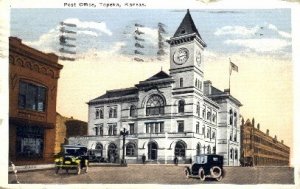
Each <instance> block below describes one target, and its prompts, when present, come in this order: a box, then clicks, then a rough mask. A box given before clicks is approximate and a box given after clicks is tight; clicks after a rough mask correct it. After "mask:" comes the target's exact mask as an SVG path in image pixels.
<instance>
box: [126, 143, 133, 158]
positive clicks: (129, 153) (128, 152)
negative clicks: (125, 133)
mask: <svg viewBox="0 0 300 189" xmlns="http://www.w3.org/2000/svg"><path fill="white" fill-rule="evenodd" d="M134 155H135V144H134V143H131V142H130V143H128V144H127V145H126V156H134Z"/></svg>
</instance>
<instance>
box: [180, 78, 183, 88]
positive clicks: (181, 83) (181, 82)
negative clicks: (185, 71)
mask: <svg viewBox="0 0 300 189" xmlns="http://www.w3.org/2000/svg"><path fill="white" fill-rule="evenodd" d="M179 87H183V78H180V79H179Z"/></svg>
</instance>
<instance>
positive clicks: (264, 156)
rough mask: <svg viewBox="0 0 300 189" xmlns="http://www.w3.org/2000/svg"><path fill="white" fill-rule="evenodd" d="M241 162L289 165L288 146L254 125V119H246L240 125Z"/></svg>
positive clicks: (250, 164)
mask: <svg viewBox="0 0 300 189" xmlns="http://www.w3.org/2000/svg"><path fill="white" fill-rule="evenodd" d="M241 160H242V162H241V164H242V165H245V166H289V164H290V148H289V147H288V146H286V145H285V144H284V143H283V140H281V141H278V140H277V136H276V135H275V137H271V136H269V130H268V129H267V131H266V133H264V132H262V131H261V130H260V125H259V124H257V127H255V120H254V119H253V120H252V122H250V120H249V119H248V120H247V121H246V122H245V123H244V121H242V125H241Z"/></svg>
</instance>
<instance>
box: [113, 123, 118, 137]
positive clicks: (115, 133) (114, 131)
mask: <svg viewBox="0 0 300 189" xmlns="http://www.w3.org/2000/svg"><path fill="white" fill-rule="evenodd" d="M113 135H114V136H116V135H117V126H116V125H113Z"/></svg>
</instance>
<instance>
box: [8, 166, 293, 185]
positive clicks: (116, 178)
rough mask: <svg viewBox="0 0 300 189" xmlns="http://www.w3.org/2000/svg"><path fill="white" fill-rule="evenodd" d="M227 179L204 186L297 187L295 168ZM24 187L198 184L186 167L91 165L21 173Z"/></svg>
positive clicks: (240, 172)
mask: <svg viewBox="0 0 300 189" xmlns="http://www.w3.org/2000/svg"><path fill="white" fill-rule="evenodd" d="M224 169H225V171H226V175H225V178H224V179H223V180H222V181H220V182H217V181H214V180H208V181H205V182H204V183H205V184H272V183H274V184H294V168H291V167H224ZM17 175H18V180H19V182H20V183H21V184H50V183H51V184H53V183H56V184H74V183H81V184H199V183H201V182H200V180H199V179H197V178H189V179H188V178H186V177H185V175H184V165H179V166H175V165H128V166H127V167H118V166H91V167H89V170H88V173H84V171H82V173H81V174H80V175H76V174H75V170H73V171H69V173H68V174H67V173H66V171H65V170H60V172H59V173H58V174H55V171H54V169H46V170H39V171H29V172H18V173H17ZM8 177H9V178H8V180H9V183H14V182H15V176H14V174H12V173H10V174H9V175H8Z"/></svg>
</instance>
